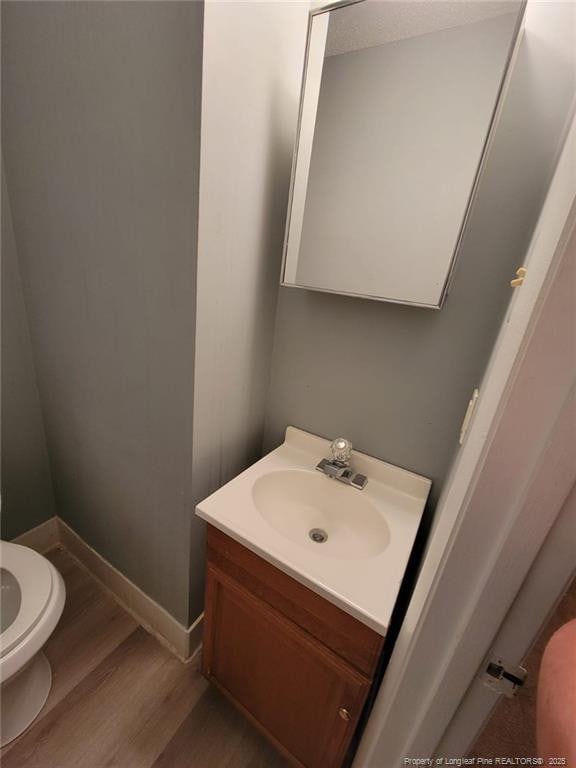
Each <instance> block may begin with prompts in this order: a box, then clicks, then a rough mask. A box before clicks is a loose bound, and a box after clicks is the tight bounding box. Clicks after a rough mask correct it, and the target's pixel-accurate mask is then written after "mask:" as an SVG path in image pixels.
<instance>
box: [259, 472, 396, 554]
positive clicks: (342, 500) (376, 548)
mask: <svg viewBox="0 0 576 768" xmlns="http://www.w3.org/2000/svg"><path fill="white" fill-rule="evenodd" d="M327 480H328V478H326V477H324V476H323V475H321V474H319V473H318V472H306V471H304V470H301V469H284V470H280V471H278V472H269V473H268V474H265V475H262V476H261V477H259V478H258V479H257V480H256V482H255V483H254V485H253V487H252V495H253V497H254V502H255V504H256V507H257V509H258V511H259V512H260V514H261V515H262V517H263V518H264V520H265V521H266V522H267V523H268V524H269V525H271V526H272V528H274V529H275V530H276V531H278V533H280V534H281V535H282V536H285V537H286V538H287V539H289V540H290V541H293V542H294V543H295V544H298V545H299V546H300V547H306V549H308V550H310V553H311V554H313V555H314V556H316V557H338V558H340V559H342V560H357V559H358V558H365V557H374V556H375V555H378V554H379V553H380V552H382V551H383V550H384V549H386V547H387V546H388V544H389V543H390V530H389V528H388V525H387V523H386V520H385V519H384V518H383V517H382V515H381V514H380V512H379V511H378V508H377V507H375V506H374V505H373V504H371V503H370V502H369V501H368V500H366V499H365V498H364V497H363V496H362V493H361V492H360V491H358V490H356V489H354V488H351V487H350V486H348V485H344V484H343V483H339V482H336V481H335V480H332V481H331V482H330V481H329V482H326V481H327Z"/></svg>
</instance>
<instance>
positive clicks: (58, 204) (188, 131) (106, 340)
mask: <svg viewBox="0 0 576 768" xmlns="http://www.w3.org/2000/svg"><path fill="white" fill-rule="evenodd" d="M202 18H203V5H202V4H201V3H191V2H170V3H166V2H130V3H70V2H49V3H21V2H6V3H2V22H3V24H2V27H3V29H2V36H3V39H2V86H3V91H2V99H3V102H2V118H3V146H4V153H5V161H6V169H7V183H8V189H9V193H10V198H11V202H12V213H13V218H14V229H15V233H16V241H17V244H18V256H19V259H20V266H21V273H22V279H23V285H24V293H25V297H26V304H27V309H28V315H29V323H30V330H31V336H32V342H33V347H34V350H35V355H36V366H37V372H38V381H39V389H40V395H41V400H42V406H43V410H44V417H45V424H46V435H47V441H48V450H49V455H50V460H51V466H52V476H53V481H54V490H55V497H56V504H57V509H58V514H60V515H61V516H62V517H63V518H64V519H65V520H66V521H67V522H68V523H69V524H70V525H71V526H72V527H73V528H74V529H75V530H76V531H77V532H78V533H79V534H80V535H81V536H82V537H83V538H84V539H85V540H86V541H87V542H88V543H89V544H91V545H92V546H93V547H94V548H95V549H96V550H97V551H98V552H100V553H101V554H102V555H103V556H104V557H105V558H107V559H108V560H109V561H110V562H111V563H112V564H113V565H115V566H116V567H117V568H119V569H120V570H121V571H122V572H123V573H125V574H126V575H127V576H128V577H129V578H130V579H132V580H133V581H134V582H136V583H137V584H138V585H139V586H140V587H141V588H142V589H143V590H144V591H145V592H147V593H148V594H150V595H151V596H152V597H153V598H155V599H156V600H158V601H159V602H160V603H161V604H162V605H163V606H165V607H166V608H167V609H168V610H169V611H170V612H171V613H172V614H173V615H174V616H175V617H176V618H177V619H179V620H180V621H182V622H184V623H187V621H188V618H189V617H188V583H189V564H190V562H189V532H190V520H191V512H192V506H193V505H192V478H191V472H192V409H193V361H194V312H195V270H196V222H197V206H198V189H197V186H198V169H199V138H200V90H201V57H202Z"/></svg>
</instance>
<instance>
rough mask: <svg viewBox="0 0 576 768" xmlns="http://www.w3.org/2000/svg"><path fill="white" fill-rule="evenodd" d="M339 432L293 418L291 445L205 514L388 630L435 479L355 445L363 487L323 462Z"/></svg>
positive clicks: (226, 489)
mask: <svg viewBox="0 0 576 768" xmlns="http://www.w3.org/2000/svg"><path fill="white" fill-rule="evenodd" d="M329 455H330V442H329V441H328V440H325V439H324V438H321V437H317V436H316V435H311V434H309V433H308V432H304V431H302V430H300V429H295V428H294V427H288V428H287V430H286V438H285V440H284V442H283V443H282V445H280V446H279V447H278V448H276V450H274V451H272V452H271V453H269V454H268V455H267V456H264V458H262V459H260V461H257V462H256V463H255V464H253V465H252V466H251V467H248V469H247V470H245V471H244V472H242V473H241V474H239V475H238V476H237V477H235V478H234V479H233V480H231V481H230V482H229V483H226V485H224V486H222V488H220V489H219V490H217V491H216V492H215V493H213V494H212V495H211V496H209V497H208V498H207V499H204V500H203V501H201V502H200V504H198V506H197V507H196V514H197V515H198V516H199V517H201V518H203V519H204V520H206V522H208V523H209V524H210V525H213V526H215V527H216V528H218V529H220V530H221V531H223V532H224V533H226V534H227V535H228V536H231V537H232V538H233V539H235V540H236V541H238V542H240V544H243V545H244V546H245V547H247V548H248V549H250V550H252V552H255V553H256V554H257V555H259V556H260V557H262V558H264V559H265V560H267V561H268V562H270V563H272V565H275V566H276V567H277V568H280V569H281V570H283V571H284V572H285V573H287V574H288V575H290V576H292V577H293V578H294V579H296V580H297V581H299V582H300V583H302V584H304V585H305V586H307V587H308V588H309V589H312V590H313V591H315V592H317V593H318V594H319V595H322V596H323V597H325V598H326V599H327V600H329V601H330V602H332V603H334V604H335V605H337V606H339V607H340V608H342V610H344V611H347V612H348V613H349V614H351V615H352V616H355V617H356V618H357V619H359V620H360V621H362V622H363V623H364V624H366V625H367V626H369V627H371V628H372V629H374V630H375V631H376V632H379V633H380V634H382V635H385V634H386V632H387V630H388V625H389V623H390V616H391V615H392V611H393V609H394V604H395V602H396V598H397V596H398V590H399V589H400V584H401V582H402V578H403V576H404V571H405V570H406V565H407V563H408V558H409V556H410V551H411V549H412V545H413V543H414V538H415V536H416V531H417V530H418V526H419V524H420V520H421V518H422V512H423V511H424V505H425V503H426V499H427V497H428V493H429V491H430V485H431V483H430V480H428V479H427V478H425V477H422V476H420V475H415V474H414V473H413V472H409V471H407V470H405V469H402V468H400V467H395V466H393V465H392V464H387V463H386V462H384V461H380V460H379V459H375V458H374V457H373V456H367V455H366V454H363V453H359V452H358V451H353V452H352V456H351V460H350V463H351V466H352V468H353V469H354V471H355V472H358V473H361V474H363V475H365V476H366V477H367V478H368V484H367V485H366V487H365V488H364V489H363V490H357V489H356V488H352V487H351V486H349V485H346V484H345V483H341V482H338V481H337V480H332V479H330V478H328V477H326V476H325V475H323V474H322V473H321V472H318V471H316V469H315V467H316V465H317V464H318V462H319V461H320V460H321V459H323V458H324V457H326V456H329Z"/></svg>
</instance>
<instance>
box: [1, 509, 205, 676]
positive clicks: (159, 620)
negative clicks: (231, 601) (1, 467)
mask: <svg viewBox="0 0 576 768" xmlns="http://www.w3.org/2000/svg"><path fill="white" fill-rule="evenodd" d="M14 543H15V544H22V545H24V546H26V547H30V548H31V549H34V550H36V551H37V552H40V553H42V554H43V553H45V552H48V551H49V550H50V549H54V548H55V547H57V546H61V547H63V548H64V549H65V550H66V551H67V552H68V553H69V554H70V555H71V556H72V557H73V558H74V559H75V560H76V561H77V562H78V563H79V565H80V566H81V567H83V568H85V569H86V570H87V571H88V572H89V573H90V575H91V576H92V577H93V578H95V579H96V580H97V581H98V582H99V583H100V584H101V585H102V586H103V587H104V589H106V590H107V591H108V592H110V593H111V594H112V597H113V598H114V599H115V600H116V601H117V602H118V603H120V605H121V606H122V607H123V608H124V609H125V610H126V611H128V613H130V614H131V615H132V616H133V617H134V618H135V619H136V621H137V622H138V623H139V624H140V625H141V626H142V627H144V629H146V630H147V631H148V632H150V633H151V634H153V635H154V636H155V637H156V638H157V639H158V640H159V641H160V642H161V643H162V644H163V645H164V646H166V647H167V648H168V649H169V650H170V651H172V653H174V654H175V655H176V656H177V657H178V658H179V659H180V660H181V661H183V662H189V661H191V660H192V659H193V658H194V656H196V654H197V653H198V652H199V651H200V649H201V646H202V623H203V618H204V614H203V613H202V614H200V616H198V618H197V619H196V620H195V621H194V622H193V623H192V625H191V626H190V627H185V626H184V625H183V624H180V622H179V621H177V620H176V619H175V618H174V617H173V616H172V615H171V614H170V613H168V611H167V610H166V609H165V608H163V607H162V606H161V605H160V604H159V603H157V602H156V601H155V600H153V599H152V598H151V597H150V596H149V595H147V594H146V593H145V592H143V591H142V590H141V589H140V587H138V586H136V584H134V582H132V581H130V579H129V578H128V577H127V576H125V575H124V574H123V573H121V572H120V571H119V570H118V569H117V568H115V567H114V566H113V565H112V564H111V563H109V562H108V561H107V560H106V559H105V558H104V557H102V555H100V554H99V553H98V552H96V550H95V549H93V548H92V547H91V546H90V545H89V544H87V543H86V542H85V541H84V539H82V538H81V537H80V536H79V535H78V534H77V533H76V531H74V530H73V529H72V528H70V526H69V525H68V524H67V523H65V522H64V521H63V520H62V519H61V518H59V517H57V516H55V517H52V518H50V520H47V521H46V522H44V523H42V524H41V525H39V526H37V527H36V528H33V529H32V530H30V531H27V532H26V533H23V534H22V535H21V536H18V538H16V539H14Z"/></svg>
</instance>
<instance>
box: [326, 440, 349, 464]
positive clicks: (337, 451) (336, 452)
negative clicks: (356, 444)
mask: <svg viewBox="0 0 576 768" xmlns="http://www.w3.org/2000/svg"><path fill="white" fill-rule="evenodd" d="M330 453H331V454H332V460H333V461H339V462H341V463H342V464H348V463H349V462H350V456H351V455H352V443H351V442H350V440H346V438H345V437H337V438H336V440H332V442H331V443H330Z"/></svg>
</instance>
